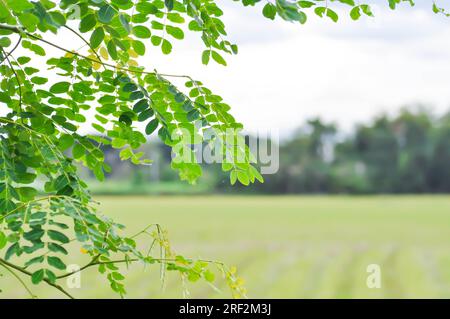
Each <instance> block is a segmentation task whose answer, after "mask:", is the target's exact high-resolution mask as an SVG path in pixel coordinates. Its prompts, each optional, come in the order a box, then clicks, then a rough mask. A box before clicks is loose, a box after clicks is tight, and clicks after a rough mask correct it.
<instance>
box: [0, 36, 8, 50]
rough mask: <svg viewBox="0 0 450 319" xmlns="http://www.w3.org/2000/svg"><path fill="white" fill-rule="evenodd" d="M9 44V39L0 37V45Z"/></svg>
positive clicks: (5, 45)
mask: <svg viewBox="0 0 450 319" xmlns="http://www.w3.org/2000/svg"><path fill="white" fill-rule="evenodd" d="M10 45H11V40H10V39H9V38H7V37H1V38H0V47H4V48H7V47H9V46H10Z"/></svg>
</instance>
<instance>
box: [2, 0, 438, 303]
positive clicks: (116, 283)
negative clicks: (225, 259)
mask: <svg viewBox="0 0 450 319" xmlns="http://www.w3.org/2000/svg"><path fill="white" fill-rule="evenodd" d="M405 1H406V2H408V3H410V4H413V2H412V1H410V0H389V1H388V5H389V6H390V7H391V8H392V9H394V8H395V7H396V6H397V5H398V4H400V3H401V2H405ZM258 2H259V1H257V0H242V4H243V5H244V6H253V5H257V4H258ZM337 5H340V6H344V7H345V8H348V13H349V15H350V16H351V18H352V19H354V20H357V19H359V18H360V17H361V16H362V15H367V16H372V15H373V14H372V11H371V9H370V5H369V4H360V3H356V2H355V1H353V0H337V1H332V0H329V1H318V0H314V1H298V2H291V1H286V0H276V1H275V2H268V3H266V4H264V5H263V6H262V9H261V10H262V14H263V15H264V16H265V17H267V18H269V19H275V17H277V16H278V17H279V18H281V19H284V20H287V21H291V22H300V23H305V22H306V20H307V15H308V14H310V13H312V14H316V15H318V16H320V17H325V18H329V19H331V20H333V21H335V22H336V21H337V20H338V14H337V11H336V10H335V6H337ZM433 10H434V11H435V12H436V13H444V14H445V11H444V10H443V9H440V8H439V7H438V6H437V5H436V4H433ZM222 15H223V11H222V10H221V9H220V7H219V5H218V4H217V3H216V2H215V1H213V0H183V1H177V0H164V1H163V0H137V1H132V0H62V1H59V2H54V1H51V0H38V1H29V0H0V63H1V65H0V74H1V75H2V77H1V81H0V105H2V117H0V123H1V124H0V166H1V167H2V168H1V171H0V249H5V256H4V258H1V259H0V266H2V267H3V268H4V270H5V271H7V272H9V273H11V274H13V275H14V276H16V273H17V272H19V273H21V274H25V275H28V276H29V277H30V279H31V282H32V283H33V284H39V283H41V282H44V283H47V284H49V285H51V286H53V287H55V288H56V289H58V290H60V291H61V292H63V293H64V294H66V295H67V296H69V297H72V296H71V295H70V294H69V293H68V292H67V291H66V290H65V289H64V288H63V287H62V286H61V285H60V284H58V282H59V280H60V279H63V278H66V277H67V276H68V275H70V274H67V273H65V272H64V271H65V270H66V263H65V261H64V260H65V256H66V255H68V254H69V250H70V249H73V247H74V245H73V242H74V243H77V245H78V247H79V248H81V249H82V251H83V252H84V253H85V254H86V255H88V256H90V258H91V260H90V262H89V263H88V264H86V265H85V266H84V267H82V269H81V270H83V269H85V268H88V267H93V266H95V267H98V270H99V272H100V273H104V274H105V276H106V278H107V279H108V281H109V283H110V285H111V288H112V290H114V291H115V292H117V293H118V294H120V295H121V296H123V295H124V294H125V288H124V285H123V279H124V276H123V275H122V274H121V273H120V270H119V268H118V267H117V266H116V264H118V263H127V264H128V263H132V262H136V261H139V262H141V263H144V264H154V263H159V264H161V273H162V274H164V272H165V271H166V270H171V271H177V272H179V273H180V275H181V277H182V279H188V280H191V281H197V280H198V279H200V278H203V279H205V280H206V281H208V282H212V281H214V273H213V272H212V271H211V269H210V268H211V265H216V266H217V267H218V269H219V271H220V272H221V273H222V274H223V276H224V278H225V280H226V281H227V283H228V285H229V286H230V288H231V290H232V292H233V295H234V296H235V297H241V296H244V295H245V290H244V288H242V285H241V281H240V279H239V278H238V277H236V275H235V270H234V269H229V268H227V267H225V266H224V265H223V264H222V263H219V262H212V261H204V260H192V259H188V258H185V257H182V256H180V255H177V254H176V253H174V252H173V250H172V249H171V247H170V245H169V243H168V241H167V238H166V236H165V233H164V231H162V229H161V228H160V226H159V225H150V226H149V227H147V228H145V229H144V230H143V231H142V232H139V233H138V234H136V235H132V236H126V235H123V228H124V226H123V225H120V224H117V223H115V222H114V221H112V220H111V219H109V218H107V217H105V216H103V215H101V214H99V213H98V212H97V209H98V208H97V203H96V202H95V201H93V199H92V198H91V195H90V193H89V191H88V189H87V185H86V183H85V182H83V181H82V180H81V179H80V177H79V175H78V174H77V169H76V166H75V163H82V164H83V165H84V166H86V167H87V168H89V169H90V170H91V171H92V172H93V173H94V174H95V176H96V178H97V179H98V180H100V181H102V180H103V179H104V175H105V172H109V171H110V169H111V168H110V167H109V165H107V163H105V157H104V153H103V151H102V149H101V147H100V146H101V145H111V146H112V147H113V148H115V149H117V150H118V153H119V156H120V158H121V159H122V160H129V161H131V162H132V163H134V164H137V165H138V164H144V165H146V164H150V162H149V161H148V160H147V159H145V158H143V156H142V155H143V154H142V153H140V152H136V149H137V148H139V147H140V146H141V145H143V144H144V143H145V142H146V141H147V138H146V136H149V135H151V134H154V133H155V134H157V135H158V136H159V138H160V139H161V140H162V141H163V142H164V143H165V144H167V145H169V146H170V147H172V151H173V152H174V154H175V156H174V158H173V160H172V168H173V169H175V170H177V171H178V173H179V176H180V178H181V179H182V180H187V181H188V182H191V183H193V182H195V181H196V180H197V178H198V177H199V176H200V175H201V168H200V166H199V165H198V164H197V163H196V162H195V161H194V160H192V158H193V157H194V154H193V152H192V149H191V145H192V144H194V143H201V142H207V143H218V144H219V145H220V147H219V150H220V152H221V155H222V157H223V158H225V160H224V161H223V163H222V169H223V170H224V171H227V172H229V174H230V180H231V183H232V184H234V183H236V182H237V181H239V182H240V183H241V184H244V185H249V184H250V183H253V182H255V181H257V180H258V181H261V182H262V177H261V175H260V173H259V172H258V170H257V168H256V166H255V163H254V159H253V157H252V155H251V154H250V152H249V150H248V148H247V147H245V144H244V145H242V143H239V130H240V129H241V128H242V124H240V123H239V122H237V121H236V120H235V118H234V117H233V116H232V115H231V114H230V106H229V105H228V104H226V103H225V102H224V101H223V99H222V98H221V97H220V96H219V95H217V94H215V93H213V92H212V91H211V90H210V89H208V88H207V86H205V85H204V84H203V83H202V82H201V81H199V80H197V79H192V78H191V77H190V76H186V75H173V74H165V73H160V72H157V71H156V70H153V71H150V70H146V69H145V66H144V65H142V64H140V60H139V57H142V56H144V55H145V54H146V51H147V50H148V48H149V46H155V47H159V48H160V50H161V52H162V53H163V54H170V53H171V51H172V42H173V41H176V40H182V39H183V38H184V32H185V31H186V29H187V30H189V32H191V31H192V32H196V33H198V35H199V36H200V37H201V40H202V42H203V44H204V46H205V49H204V51H203V52H202V53H201V61H202V62H203V63H204V64H208V63H211V62H215V63H219V64H222V65H226V60H225V58H224V56H225V55H226V54H237V52H238V47H237V45H236V44H233V43H232V42H230V40H228V39H227V33H226V28H225V25H224V23H223V22H222V20H221V16H222ZM63 29H64V30H66V32H69V33H70V34H71V35H73V37H75V38H79V39H81V40H82V41H83V42H84V44H85V46H84V47H82V48H72V47H63V46H62V45H61V44H60V43H58V42H55V41H53V40H51V39H50V38H51V37H49V36H48V35H49V34H55V35H56V36H57V37H58V36H60V34H61V31H62V30H63ZM19 47H21V49H20V50H18V48H19ZM50 47H52V48H54V49H57V50H59V51H60V52H61V54H55V55H51V56H48V54H47V51H48V48H50ZM34 57H45V59H46V66H43V65H42V64H41V63H40V62H39V59H36V60H35V59H34ZM45 68H47V70H45ZM48 70H50V71H51V74H52V76H48ZM176 79H178V80H184V85H183V86H182V87H180V86H179V85H176V83H175V82H174V80H176ZM89 112H91V113H90V114H94V118H95V120H94V121H93V122H92V123H90V121H89V118H88V115H87V114H88V113H89ZM137 123H144V124H145V125H144V127H145V129H144V130H140V129H139V127H140V126H139V125H137ZM85 125H91V126H92V128H93V130H95V131H97V132H98V134H92V135H89V134H82V133H80V127H82V126H85ZM37 185H42V189H43V192H44V193H43V194H41V195H42V196H40V195H39V194H38V187H37ZM145 235H148V236H149V237H150V243H151V247H153V246H154V245H156V246H159V247H160V253H159V256H158V257H156V256H155V255H154V252H153V250H152V249H150V250H149V252H148V253H147V252H143V251H140V250H139V249H138V248H137V247H138V245H137V244H136V239H137V238H139V237H141V236H145ZM69 243H72V244H71V245H68V244H69ZM69 246H70V247H69ZM18 257H21V258H18ZM14 258H16V259H15V261H14V262H13V261H12V259H14ZM81 270H80V271H81ZM17 278H18V279H19V280H20V278H19V277H17ZM20 282H21V283H22V284H24V286H25V288H26V289H27V290H28V291H29V288H28V286H27V285H26V284H25V283H24V282H23V281H22V280H20ZM30 293H31V292H30ZM32 296H33V295H32Z"/></svg>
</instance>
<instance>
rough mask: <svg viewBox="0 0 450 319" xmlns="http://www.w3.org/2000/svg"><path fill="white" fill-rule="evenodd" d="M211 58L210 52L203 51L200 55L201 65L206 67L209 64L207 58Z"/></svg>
mask: <svg viewBox="0 0 450 319" xmlns="http://www.w3.org/2000/svg"><path fill="white" fill-rule="evenodd" d="M210 56H211V51H210V50H205V51H203V53H202V63H203V64H204V65H207V64H208V63H209V57H210Z"/></svg>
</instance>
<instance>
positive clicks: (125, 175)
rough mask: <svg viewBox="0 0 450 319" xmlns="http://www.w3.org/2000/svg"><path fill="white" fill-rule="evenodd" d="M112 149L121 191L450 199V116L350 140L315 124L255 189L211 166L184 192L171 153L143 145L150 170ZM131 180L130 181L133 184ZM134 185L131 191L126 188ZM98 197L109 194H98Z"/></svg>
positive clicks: (405, 122)
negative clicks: (406, 195)
mask: <svg viewBox="0 0 450 319" xmlns="http://www.w3.org/2000/svg"><path fill="white" fill-rule="evenodd" d="M109 151H110V150H108V149H106V152H107V153H106V154H107V161H108V162H109V164H110V165H112V166H113V168H114V169H113V172H114V175H111V176H109V177H108V178H110V183H106V184H110V185H115V184H114V181H116V182H117V183H118V185H117V187H119V188H118V189H117V190H116V192H119V193H120V192H125V189H126V190H127V192H129V193H173V192H181V193H183V192H186V191H189V192H200V193H204V192H227V193H228V192H239V193H242V192H245V193H266V194H268V193H272V194H300V193H352V194H374V193H448V192H450V113H448V114H446V115H444V116H439V117H437V116H434V115H432V113H431V112H429V111H427V110H426V109H423V108H417V109H415V110H414V111H412V110H408V109H403V110H402V111H401V112H400V113H399V114H398V115H396V116H387V115H381V116H377V117H376V118H374V119H373V120H372V121H370V123H368V124H359V125H357V126H356V127H355V129H354V130H353V131H352V132H350V133H348V132H343V131H340V130H339V128H338V127H337V126H336V125H335V124H333V123H325V122H324V121H322V120H321V119H319V118H316V119H311V120H309V121H308V122H307V123H306V124H305V125H303V126H302V127H300V128H299V129H298V130H297V131H295V132H294V134H292V136H291V137H290V138H288V139H285V140H283V141H281V142H280V145H279V151H280V163H279V171H278V173H277V174H274V175H266V176H264V178H265V180H266V181H265V183H264V184H258V185H254V186H252V187H250V188H244V187H240V186H233V187H230V186H229V185H227V184H228V178H229V177H227V175H226V174H224V173H222V172H221V170H220V167H219V166H218V165H210V166H205V168H204V169H205V173H204V176H203V178H202V179H201V180H200V182H199V185H197V186H194V187H193V188H192V187H191V186H189V185H180V182H178V181H177V176H176V173H174V172H173V171H172V170H171V169H170V156H171V155H170V150H169V149H167V148H166V147H165V146H164V145H161V144H158V143H153V142H150V143H148V145H146V146H145V148H144V151H145V152H146V153H147V156H148V157H149V158H151V159H153V160H154V163H153V165H152V166H144V167H142V166H133V165H130V164H128V163H122V162H121V161H120V159H118V158H117V155H114V156H113V155H112V152H109ZM130 176H131V179H130ZM126 184H129V187H125V186H124V185H126ZM94 190H97V191H98V192H100V193H102V192H103V193H105V192H108V191H106V190H105V189H103V190H102V189H96V188H95V187H94Z"/></svg>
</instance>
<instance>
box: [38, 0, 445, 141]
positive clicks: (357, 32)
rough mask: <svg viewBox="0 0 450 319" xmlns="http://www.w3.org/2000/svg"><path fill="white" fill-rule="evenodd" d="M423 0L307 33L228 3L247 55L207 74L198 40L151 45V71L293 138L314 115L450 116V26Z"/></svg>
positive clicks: (306, 28)
mask: <svg viewBox="0 0 450 319" xmlns="http://www.w3.org/2000/svg"><path fill="white" fill-rule="evenodd" d="M419 1H422V2H421V5H420V6H416V7H414V8H409V6H407V5H402V6H401V8H400V9H398V10H395V11H392V10H389V9H388V7H387V4H385V3H387V1H383V6H381V7H377V6H375V8H374V10H373V11H374V12H375V15H376V17H375V18H367V17H362V18H361V20H359V21H357V22H354V21H352V20H351V19H350V18H349V17H348V16H347V14H342V13H341V14H340V21H339V22H338V23H337V24H336V23H333V22H332V21H331V20H329V19H320V18H317V17H314V16H312V15H311V14H310V16H309V20H308V22H307V23H306V25H300V24H298V23H296V24H293V23H288V22H285V21H282V20H281V19H279V18H277V19H276V20H275V21H271V20H268V19H266V18H264V17H263V16H262V14H261V8H262V3H261V4H259V5H257V6H256V7H243V6H242V4H241V3H239V2H233V1H230V0H219V1H218V2H219V3H220V5H221V7H222V8H223V9H224V12H225V15H224V17H223V19H224V21H225V23H226V25H227V30H228V33H229V39H230V40H232V42H236V43H237V44H238V45H239V54H238V55H236V56H227V57H226V59H227V62H228V66H227V67H223V66H221V65H217V64H216V63H210V65H208V66H204V65H202V64H201V52H202V50H203V46H202V43H201V40H200V39H199V34H198V33H192V32H186V39H185V40H184V41H177V40H173V41H172V43H173V44H174V50H173V52H172V54H170V55H168V56H165V55H162V54H161V52H160V49H159V48H155V47H152V46H151V45H150V44H149V50H148V54H147V55H146V56H145V57H144V58H142V59H141V60H140V62H141V64H142V65H144V66H145V67H146V68H147V69H148V70H153V69H154V68H156V69H157V70H158V71H159V72H161V73H174V74H189V75H191V76H193V77H194V78H195V79H198V80H201V81H202V82H203V83H204V84H205V85H206V86H208V87H209V88H211V89H212V90H213V91H214V92H215V93H217V94H219V95H221V96H222V97H223V98H224V99H225V101H226V102H227V103H229V104H230V105H231V106H232V113H233V114H234V115H235V117H236V118H237V120H239V121H240V122H242V123H243V124H244V127H245V128H246V129H247V130H248V131H251V132H256V131H258V130H259V131H265V130H278V131H279V132H280V134H281V136H283V135H284V136H285V135H286V134H287V133H289V132H290V131H291V130H293V129H295V128H296V127H298V126H299V125H301V124H302V123H303V122H304V121H305V120H306V119H307V118H310V117H313V116H320V117H322V118H324V119H326V120H331V121H336V122H337V123H338V124H339V125H340V126H341V127H344V128H346V129H348V128H351V127H352V126H353V124H354V123H355V122H360V121H366V120H368V119H370V118H371V117H372V116H374V115H375V114H378V113H381V112H384V111H387V112H395V111H397V110H398V109H399V108H400V107H402V106H404V105H406V104H414V103H424V104H427V105H430V106H432V107H433V110H435V111H436V112H438V113H442V112H444V111H446V110H448V109H450V41H449V39H450V19H448V18H445V17H443V16H441V15H435V14H434V13H433V12H432V11H431V8H430V4H429V3H430V1H423V0H419ZM425 2H426V5H424V4H425ZM55 39H58V41H59V42H58V43H59V44H61V45H63V46H64V47H68V48H73V49H78V48H79V46H80V43H81V42H80V40H79V39H77V38H76V36H74V35H73V34H71V33H68V32H64V35H63V37H62V40H61V37H58V38H56V37H55ZM46 50H48V52H49V54H53V53H57V52H58V51H56V50H53V49H51V48H49V47H46ZM57 54H60V53H59V52H58V53H57Z"/></svg>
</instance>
